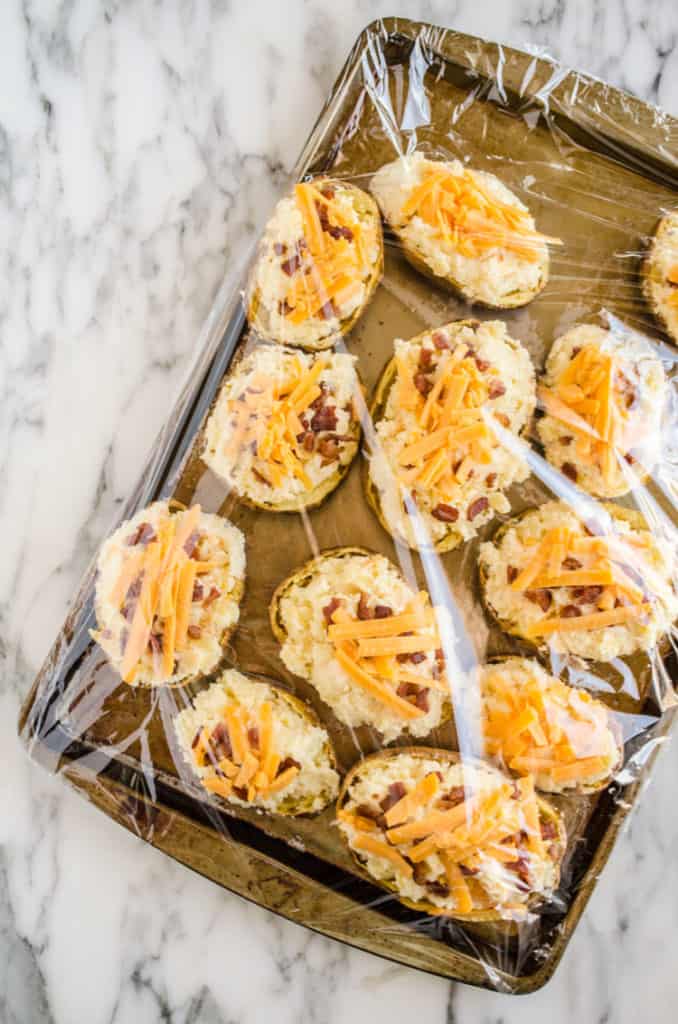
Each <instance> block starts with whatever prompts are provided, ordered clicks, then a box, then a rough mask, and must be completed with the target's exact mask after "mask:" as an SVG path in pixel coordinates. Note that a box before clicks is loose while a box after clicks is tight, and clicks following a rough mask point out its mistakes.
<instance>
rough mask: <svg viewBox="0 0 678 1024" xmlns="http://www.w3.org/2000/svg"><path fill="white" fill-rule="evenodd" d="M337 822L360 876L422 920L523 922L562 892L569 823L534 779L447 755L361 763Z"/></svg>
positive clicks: (391, 756)
mask: <svg viewBox="0 0 678 1024" xmlns="http://www.w3.org/2000/svg"><path fill="white" fill-rule="evenodd" d="M337 821H338V826H339V830H340V832H341V835H342V837H343V839H344V841H345V842H346V843H347V845H348V847H349V849H350V851H351V853H352V854H353V856H354V858H355V860H356V862H357V864H358V865H359V867H360V868H361V869H362V871H363V872H364V873H365V874H366V875H367V876H368V877H369V878H370V879H371V880H372V881H374V882H376V883H377V884H378V885H380V886H382V887H383V888H384V889H387V890H388V891H390V892H392V893H394V895H395V896H396V897H397V898H398V899H399V900H400V901H401V903H404V904H405V905H406V906H408V907H411V908H412V909H413V910H417V911H419V912H421V913H424V914H436V915H446V916H448V917H454V918H456V919H458V920H460V921H469V922H472V921H474V922H475V921H478V922H479V921H502V920H513V921H520V920H522V919H524V918H525V917H526V916H527V915H528V914H529V912H530V911H532V910H534V909H536V908H538V906H539V904H540V903H542V902H544V901H545V900H548V899H549V898H550V897H551V896H552V894H553V893H554V892H555V890H556V889H557V888H558V884H559V879H560V864H561V861H562V857H563V854H564V852H565V846H566V835H565V827H564V824H563V822H562V819H561V817H560V815H559V814H558V812H557V811H556V810H555V808H554V807H552V806H551V805H550V804H549V803H547V802H546V801H545V800H543V799H542V798H540V797H538V796H537V795H536V793H535V790H534V784H533V781H532V778H531V777H530V776H527V777H526V778H524V779H519V780H518V781H517V782H513V781H512V780H511V779H508V778H507V777H506V776H505V775H503V774H502V773H501V772H499V771H498V770H497V769H496V768H493V767H492V766H491V765H488V764H485V763H484V762H482V761H475V760H468V761H467V760H464V761H463V762H462V761H461V760H460V758H459V755H458V754H455V753H452V752H451V751H448V750H434V749H427V748H421V747H410V748H401V749H397V750H384V751H381V752H379V753H377V754H373V755H371V756H370V757H367V758H365V759H364V760H363V761H359V762H358V764H357V765H355V766H354V767H353V768H352V769H351V771H350V772H349V773H348V775H347V776H346V778H345V779H344V783H343V785H342V787H341V792H340V794H339V799H338V801H337Z"/></svg>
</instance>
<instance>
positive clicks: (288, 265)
mask: <svg viewBox="0 0 678 1024" xmlns="http://www.w3.org/2000/svg"><path fill="white" fill-rule="evenodd" d="M300 266H301V256H300V255H299V253H298V252H295V253H293V254H292V255H291V256H290V258H289V259H287V260H285V261H284V262H283V263H281V264H280V269H281V270H282V272H283V274H287V276H288V277H292V274H295V273H296V272H297V270H298V269H299V267H300Z"/></svg>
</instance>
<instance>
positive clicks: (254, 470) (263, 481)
mask: <svg viewBox="0 0 678 1024" xmlns="http://www.w3.org/2000/svg"><path fill="white" fill-rule="evenodd" d="M252 476H254V477H256V479H257V480H258V481H259V483H260V484H264V485H265V486H266V487H270V486H271V481H270V480H267V479H266V477H265V476H264V474H263V473H260V472H259V470H258V469H257V467H256V466H252Z"/></svg>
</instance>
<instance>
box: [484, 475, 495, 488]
mask: <svg viewBox="0 0 678 1024" xmlns="http://www.w3.org/2000/svg"><path fill="white" fill-rule="evenodd" d="M496 482H497V474H496V473H488V474H487V476H486V477H485V483H486V484H487V486H488V487H494V485H495V484H496Z"/></svg>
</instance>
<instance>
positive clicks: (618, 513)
mask: <svg viewBox="0 0 678 1024" xmlns="http://www.w3.org/2000/svg"><path fill="white" fill-rule="evenodd" d="M599 505H600V507H601V508H604V509H605V510H606V511H607V512H609V513H610V515H611V516H612V517H613V518H614V519H621V520H624V521H625V522H627V523H629V524H630V525H631V526H632V527H634V529H636V530H641V529H647V523H646V522H645V519H644V518H643V516H642V515H641V514H640V512H638V511H637V510H636V509H630V508H624V507H623V506H622V505H615V504H614V503H613V502H608V501H601V502H599ZM538 507H539V506H535V507H534V508H527V509H525V510H524V511H523V512H519V513H518V515H515V516H511V518H510V519H506V520H505V521H504V522H503V523H502V524H501V526H499V527H498V529H497V530H496V531H495V533H494V534H493V536H492V537H491V538H490V540H491V542H492V543H493V544H494V545H495V546H498V545H499V544H500V543H501V541H502V539H503V537H504V535H505V534H506V533H507V531H508V530H510V529H512V528H513V527H514V526H515V525H516V524H517V523H519V522H520V520H521V519H522V518H523V517H524V516H526V515H528V513H530V512H534V511H535V509H536V508H538ZM478 579H479V583H480V596H481V600H482V603H483V607H484V608H485V611H486V612H487V614H488V615H489V617H490V618H491V619H492V620H493V621H494V622H496V623H497V625H498V626H499V628H500V629H502V630H503V631H504V633H508V634H509V635H510V636H516V637H518V638H519V639H520V640H522V642H523V643H526V644H529V645H530V647H532V648H534V649H535V650H537V651H539V652H541V653H544V652H546V651H547V650H548V645H546V644H544V643H539V642H537V641H535V640H534V639H533V638H532V637H528V636H525V635H524V634H523V633H522V632H521V631H520V628H519V627H518V626H517V625H516V624H515V623H512V622H509V621H508V620H506V619H502V618H501V617H500V616H499V615H498V614H497V612H496V611H495V610H494V608H493V606H492V603H491V602H490V601H489V599H488V597H487V590H486V586H487V571H486V569H485V566H484V563H483V561H482V559H479V561H478Z"/></svg>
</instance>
